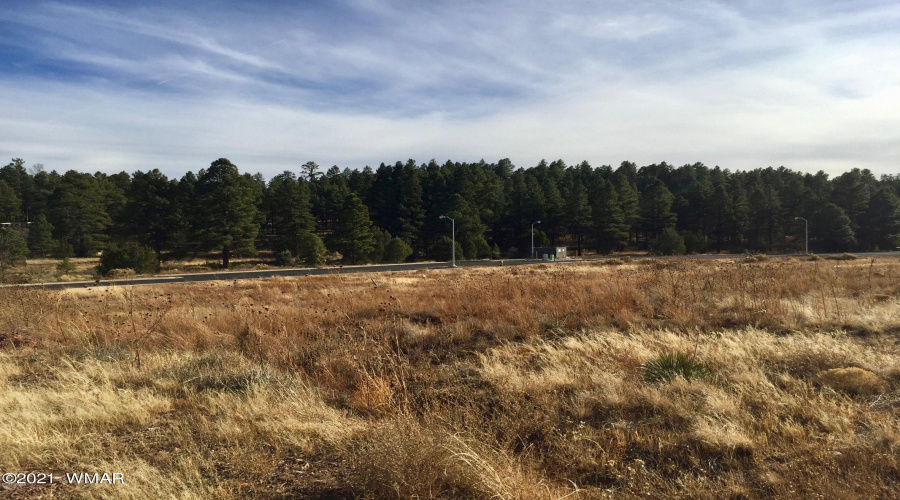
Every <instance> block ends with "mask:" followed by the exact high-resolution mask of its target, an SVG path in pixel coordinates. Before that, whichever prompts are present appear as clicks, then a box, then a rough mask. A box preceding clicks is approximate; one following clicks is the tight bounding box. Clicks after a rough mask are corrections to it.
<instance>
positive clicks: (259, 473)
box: [0, 258, 900, 499]
mask: <svg viewBox="0 0 900 500" xmlns="http://www.w3.org/2000/svg"><path fill="white" fill-rule="evenodd" d="M614 264H616V265H614ZM373 278H374V283H373V280H372V279H373ZM898 335H900V261H898V260H897V259H896V258H890V259H888V258H882V259H875V260H869V259H859V260H852V261H825V260H820V261H806V260H800V259H769V260H761V261H747V260H741V261H738V260H734V261H728V260H718V261H706V262H699V261H677V262H667V261H659V260H654V261H650V260H648V261H641V262H640V263H629V262H625V263H623V262H619V261H610V262H606V263H584V264H567V265H536V266H527V267H516V268H508V267H497V268H484V269H460V270H446V271H427V272H406V273H396V274H378V275H365V274H358V275H338V276H310V277H300V278H289V279H286V278H276V279H270V280H262V281H240V282H216V283H202V284H180V285H169V286H165V287H123V288H98V289H87V290H83V289H81V290H69V291H63V292H49V291H40V290H33V289H21V288H4V289H0V450H2V453H0V472H18V471H23V472H28V471H31V472H57V473H63V472H73V471H86V472H101V473H102V472H109V473H113V472H121V473H124V475H125V476H124V477H125V482H124V484H118V485H91V486H84V485H81V486H73V485H69V484H64V483H63V482H59V481H58V482H57V483H55V484H53V485H34V486H21V485H20V486H0V497H10V498H41V497H44V498H51V497H52V498H140V499H143V498H285V497H289V498H373V499H375V498H404V499H405V498H446V499H457V498H501V499H519V498H521V499H561V498H572V499H575V498H578V499H594V498H625V499H627V498H710V499H713V498H829V499H842V498H898V497H900V344H898Z"/></svg>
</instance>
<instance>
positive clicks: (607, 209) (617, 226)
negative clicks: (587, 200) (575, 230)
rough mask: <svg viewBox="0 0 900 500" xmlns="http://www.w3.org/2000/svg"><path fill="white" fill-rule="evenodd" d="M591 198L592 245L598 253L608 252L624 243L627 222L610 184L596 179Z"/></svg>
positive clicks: (626, 234)
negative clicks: (592, 203) (592, 204)
mask: <svg viewBox="0 0 900 500" xmlns="http://www.w3.org/2000/svg"><path fill="white" fill-rule="evenodd" d="M593 198H594V200H593V202H594V206H593V211H592V228H591V233H592V238H593V240H594V245H595V247H596V249H597V252H598V253H609V252H611V251H613V250H614V249H616V248H617V247H619V246H622V245H624V244H625V241H626V240H627V238H628V224H627V223H626V222H625V214H624V212H622V208H621V206H620V205H619V196H618V194H617V192H616V190H615V189H614V188H613V186H612V184H610V183H609V182H607V181H605V180H603V179H598V182H597V185H596V186H595V188H594V195H593Z"/></svg>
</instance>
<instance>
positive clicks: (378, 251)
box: [369, 227, 391, 262]
mask: <svg viewBox="0 0 900 500" xmlns="http://www.w3.org/2000/svg"><path fill="white" fill-rule="evenodd" d="M372 240H373V245H372V252H371V253H370V254H369V260H370V261H372V262H381V260H382V259H383V258H384V250H385V248H387V246H388V244H389V243H390V242H391V233H389V232H387V231H384V230H382V229H379V228H377V227H373V228H372Z"/></svg>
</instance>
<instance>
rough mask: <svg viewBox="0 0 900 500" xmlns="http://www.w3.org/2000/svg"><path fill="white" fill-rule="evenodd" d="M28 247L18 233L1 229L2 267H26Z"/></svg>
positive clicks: (0, 263) (0, 260) (0, 253)
mask: <svg viewBox="0 0 900 500" xmlns="http://www.w3.org/2000/svg"><path fill="white" fill-rule="evenodd" d="M27 255H28V245H27V244H26V243H25V240H24V239H23V238H22V235H21V234H19V232H18V231H16V230H15V229H11V228H6V227H4V228H0V267H9V266H20V265H25V257H26V256H27Z"/></svg>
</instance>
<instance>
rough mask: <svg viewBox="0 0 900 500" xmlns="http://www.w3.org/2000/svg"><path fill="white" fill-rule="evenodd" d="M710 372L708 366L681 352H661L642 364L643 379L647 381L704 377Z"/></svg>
mask: <svg viewBox="0 0 900 500" xmlns="http://www.w3.org/2000/svg"><path fill="white" fill-rule="evenodd" d="M711 374H712V371H711V370H710V368H709V367H708V366H706V365H705V364H703V363H702V362H700V361H699V360H697V359H696V358H695V357H694V356H691V355H690V354H684V353H683V352H668V353H662V354H660V355H659V356H657V357H656V358H654V359H652V360H650V361H649V362H648V363H647V364H646V365H644V379H645V380H647V381H648V382H665V381H666V380H671V379H673V378H675V377H683V378H684V379H686V380H691V379H704V378H708V377H709V376H710V375H711Z"/></svg>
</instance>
